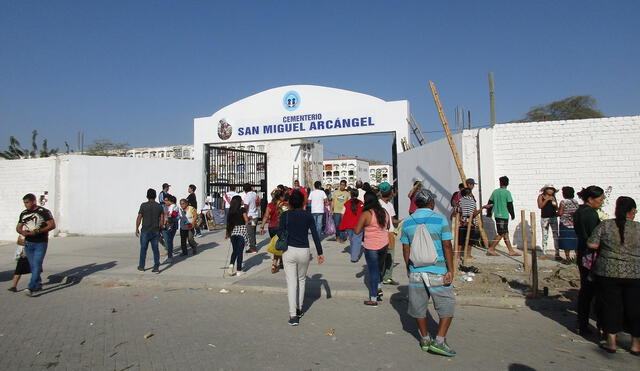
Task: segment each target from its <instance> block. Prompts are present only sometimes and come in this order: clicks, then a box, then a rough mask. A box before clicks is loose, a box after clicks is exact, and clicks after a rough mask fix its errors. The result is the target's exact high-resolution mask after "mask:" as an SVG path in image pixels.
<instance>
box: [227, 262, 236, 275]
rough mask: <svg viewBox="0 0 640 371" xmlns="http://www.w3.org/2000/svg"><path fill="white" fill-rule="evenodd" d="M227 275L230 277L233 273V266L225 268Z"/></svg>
mask: <svg viewBox="0 0 640 371" xmlns="http://www.w3.org/2000/svg"><path fill="white" fill-rule="evenodd" d="M227 273H228V274H229V275H231V276H232V275H233V274H234V273H235V272H234V270H233V264H229V267H228V268H227Z"/></svg>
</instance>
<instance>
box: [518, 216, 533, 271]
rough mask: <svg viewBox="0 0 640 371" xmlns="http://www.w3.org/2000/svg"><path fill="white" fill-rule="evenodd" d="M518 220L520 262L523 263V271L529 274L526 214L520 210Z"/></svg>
mask: <svg viewBox="0 0 640 371" xmlns="http://www.w3.org/2000/svg"><path fill="white" fill-rule="evenodd" d="M520 219H521V220H522V222H521V223H520V228H521V229H522V260H523V262H524V271H525V272H531V267H530V266H529V252H528V250H529V249H528V248H527V214H526V212H525V211H524V210H520Z"/></svg>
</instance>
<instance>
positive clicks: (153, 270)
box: [151, 267, 160, 273]
mask: <svg viewBox="0 0 640 371" xmlns="http://www.w3.org/2000/svg"><path fill="white" fill-rule="evenodd" d="M151 273H160V269H158V267H153V269H152V270H151Z"/></svg>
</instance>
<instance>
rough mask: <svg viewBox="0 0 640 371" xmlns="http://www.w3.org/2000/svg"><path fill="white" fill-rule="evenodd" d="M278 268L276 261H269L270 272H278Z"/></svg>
mask: <svg viewBox="0 0 640 371" xmlns="http://www.w3.org/2000/svg"><path fill="white" fill-rule="evenodd" d="M279 271H280V268H279V267H278V264H277V263H276V262H273V263H271V273H278V272H279Z"/></svg>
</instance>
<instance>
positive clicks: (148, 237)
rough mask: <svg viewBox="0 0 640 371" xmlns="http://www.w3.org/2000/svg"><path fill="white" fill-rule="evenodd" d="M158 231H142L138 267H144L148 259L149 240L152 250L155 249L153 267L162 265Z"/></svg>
mask: <svg viewBox="0 0 640 371" xmlns="http://www.w3.org/2000/svg"><path fill="white" fill-rule="evenodd" d="M158 237H159V233H158V232H140V262H139V263H138V268H144V263H145V261H146V260H147V249H148V248H149V242H151V251H153V267H154V268H157V267H159V266H160V251H158Z"/></svg>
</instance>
